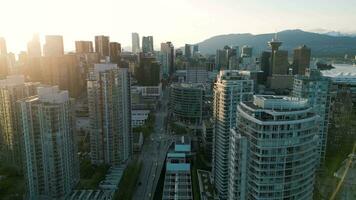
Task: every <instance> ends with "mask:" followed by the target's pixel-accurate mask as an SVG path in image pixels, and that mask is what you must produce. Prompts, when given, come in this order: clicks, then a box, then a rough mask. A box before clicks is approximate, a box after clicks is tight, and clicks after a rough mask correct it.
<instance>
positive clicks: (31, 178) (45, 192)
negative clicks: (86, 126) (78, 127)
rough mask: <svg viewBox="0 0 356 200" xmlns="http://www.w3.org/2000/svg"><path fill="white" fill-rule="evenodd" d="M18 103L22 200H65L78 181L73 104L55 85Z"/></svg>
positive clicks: (40, 88) (44, 88) (40, 90)
mask: <svg viewBox="0 0 356 200" xmlns="http://www.w3.org/2000/svg"><path fill="white" fill-rule="evenodd" d="M37 92H38V95H37V96H32V97H28V98H25V99H22V100H19V101H18V108H19V118H18V120H19V122H20V126H21V131H20V133H21V134H22V143H23V159H24V174H25V181H26V188H27V192H26V199H30V200H42V199H43V200H47V199H63V200H64V199H65V197H66V196H67V195H69V194H70V192H71V190H72V189H73V188H74V187H75V186H76V184H77V183H78V181H79V162H78V157H77V146H76V145H77V141H76V136H75V133H74V130H75V127H74V119H73V117H72V116H73V114H72V113H71V112H72V111H73V101H72V100H71V99H70V98H69V94H68V92H67V91H61V90H59V89H58V87H57V86H46V87H38V88H37Z"/></svg>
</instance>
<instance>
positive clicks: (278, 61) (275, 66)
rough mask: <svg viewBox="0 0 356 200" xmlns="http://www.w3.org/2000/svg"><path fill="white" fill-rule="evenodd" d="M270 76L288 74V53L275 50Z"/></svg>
mask: <svg viewBox="0 0 356 200" xmlns="http://www.w3.org/2000/svg"><path fill="white" fill-rule="evenodd" d="M273 53H274V54H273V62H272V75H273V74H288V70H289V62H288V51H285V50H277V51H274V52H273Z"/></svg>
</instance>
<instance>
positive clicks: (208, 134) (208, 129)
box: [202, 119, 214, 163]
mask: <svg viewBox="0 0 356 200" xmlns="http://www.w3.org/2000/svg"><path fill="white" fill-rule="evenodd" d="M202 140H203V145H204V150H205V151H204V155H205V158H207V161H208V162H209V163H211V161H212V158H213V141H214V123H213V121H212V120H211V119H207V120H204V121H203V125H202Z"/></svg>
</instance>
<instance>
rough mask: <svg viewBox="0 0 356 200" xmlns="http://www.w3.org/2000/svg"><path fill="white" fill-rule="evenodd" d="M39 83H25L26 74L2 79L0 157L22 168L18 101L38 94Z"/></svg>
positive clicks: (0, 89)
mask: <svg viewBox="0 0 356 200" xmlns="http://www.w3.org/2000/svg"><path fill="white" fill-rule="evenodd" d="M38 85H39V83H25V78H24V76H21V75H13V76H7V78H6V79H2V80H0V133H1V134H0V159H1V162H2V163H4V164H10V165H14V166H17V167H19V168H21V167H22V166H21V163H22V159H21V158H22V155H21V134H20V131H19V126H18V123H19V121H18V112H17V107H16V101H18V100H20V99H23V98H26V97H29V96H33V95H36V93H37V90H36V87H37V86H38Z"/></svg>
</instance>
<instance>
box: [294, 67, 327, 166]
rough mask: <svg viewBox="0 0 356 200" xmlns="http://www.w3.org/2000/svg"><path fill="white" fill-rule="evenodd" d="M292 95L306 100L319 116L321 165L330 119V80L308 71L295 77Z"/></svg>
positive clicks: (315, 71)
mask: <svg viewBox="0 0 356 200" xmlns="http://www.w3.org/2000/svg"><path fill="white" fill-rule="evenodd" d="M292 95H293V96H295V97H300V98H307V99H308V103H309V104H310V106H311V107H313V109H314V111H315V112H316V114H318V115H319V116H320V120H319V130H318V136H319V144H318V153H319V158H320V162H321V163H323V161H324V159H325V153H326V144H327V137H328V125H329V118H330V106H331V80H330V78H328V77H324V76H323V75H322V74H321V72H320V71H319V70H317V69H309V70H307V72H306V74H305V75H297V76H295V78H294V84H293V92H292Z"/></svg>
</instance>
